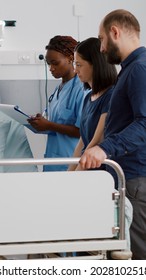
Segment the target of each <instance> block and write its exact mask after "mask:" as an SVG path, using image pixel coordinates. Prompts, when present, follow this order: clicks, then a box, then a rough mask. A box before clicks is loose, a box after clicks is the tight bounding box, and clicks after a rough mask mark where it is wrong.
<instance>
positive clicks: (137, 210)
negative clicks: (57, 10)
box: [80, 10, 146, 259]
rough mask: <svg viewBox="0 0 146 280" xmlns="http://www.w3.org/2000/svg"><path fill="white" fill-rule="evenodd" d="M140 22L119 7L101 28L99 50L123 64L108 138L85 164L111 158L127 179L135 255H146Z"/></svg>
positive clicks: (145, 66) (145, 71)
mask: <svg viewBox="0 0 146 280" xmlns="http://www.w3.org/2000/svg"><path fill="white" fill-rule="evenodd" d="M139 36H140V25H139V22H138V21H137V19H136V18H135V17H134V15H132V14H131V13H130V12H128V11H125V10H115V11H112V12H111V13H109V14H108V15H107V16H106V17H105V18H104V19H103V21H102V22H101V24H100V27H99V38H100V40H101V52H104V53H106V54H107V59H108V62H109V63H111V64H121V71H120V73H119V75H118V79H117V83H116V85H115V88H114V91H113V95H112V99H111V106H110V109H109V113H108V116H107V121H106V127H105V139H104V140H103V141H102V143H101V144H100V145H98V146H95V147H93V148H91V149H88V150H86V151H85V153H84V154H83V156H82V157H81V160H80V164H81V167H82V168H84V169H85V168H87V169H89V168H96V167H99V166H100V165H101V163H102V162H103V161H104V160H105V159H106V158H110V159H112V160H115V161H116V162H117V163H119V164H120V165H121V167H122V169H123V171H124V174H125V178H126V190H127V197H128V198H129V199H130V201H131V203H132V205H133V222H132V225H131V229H130V234H131V250H132V253H133V259H146V48H145V47H140V39H139Z"/></svg>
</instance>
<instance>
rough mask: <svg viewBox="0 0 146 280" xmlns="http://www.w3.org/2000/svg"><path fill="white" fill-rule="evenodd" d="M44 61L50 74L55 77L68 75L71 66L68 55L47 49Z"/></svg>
mask: <svg viewBox="0 0 146 280" xmlns="http://www.w3.org/2000/svg"><path fill="white" fill-rule="evenodd" d="M46 62H47V64H48V66H49V68H50V72H51V74H52V76H54V77H55V78H57V79H58V78H63V77H65V76H66V75H68V73H69V72H70V69H71V67H72V65H71V60H70V59H69V57H67V56H65V55H63V54H62V53H60V52H57V51H54V50H47V53H46Z"/></svg>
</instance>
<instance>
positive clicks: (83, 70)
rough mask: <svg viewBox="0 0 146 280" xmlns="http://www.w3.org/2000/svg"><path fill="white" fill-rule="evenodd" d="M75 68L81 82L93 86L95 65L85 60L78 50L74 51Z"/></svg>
mask: <svg viewBox="0 0 146 280" xmlns="http://www.w3.org/2000/svg"><path fill="white" fill-rule="evenodd" d="M74 69H75V72H76V73H77V75H78V77H79V79H80V80H81V82H83V83H88V84H89V85H90V86H92V77H93V66H92V65H91V64H90V63H89V62H88V61H86V60H84V59H83V58H82V57H81V56H80V55H79V54H78V52H75V53H74Z"/></svg>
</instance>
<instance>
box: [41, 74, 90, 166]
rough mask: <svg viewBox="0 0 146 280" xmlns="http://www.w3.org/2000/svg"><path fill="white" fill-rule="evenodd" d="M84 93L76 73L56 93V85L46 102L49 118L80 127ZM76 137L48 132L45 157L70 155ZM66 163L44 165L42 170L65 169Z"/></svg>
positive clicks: (56, 121)
mask: <svg viewBox="0 0 146 280" xmlns="http://www.w3.org/2000/svg"><path fill="white" fill-rule="evenodd" d="M85 95H86V93H85V91H84V89H83V84H82V83H81V82H80V80H79V78H78V77H77V75H76V76H75V77H74V78H72V79H71V80H69V81H68V82H67V83H65V85H64V86H63V88H62V89H61V91H60V92H59V94H58V87H57V88H56V89H55V92H54V93H53V94H52V98H50V101H51V102H48V114H49V120H50V121H52V122H55V123H60V124H65V125H74V126H76V127H80V118H81V112H82V106H83V101H84V97H85ZM78 140H79V139H78V138H75V137H70V136H68V135H65V134H61V133H58V132H55V131H49V132H48V138H47V145H46V152H45V155H44V157H45V158H62V157H71V156H72V155H73V152H74V149H75V147H76V145H77V143H78ZM67 168H68V166H66V165H45V166H44V168H43V171H63V170H67Z"/></svg>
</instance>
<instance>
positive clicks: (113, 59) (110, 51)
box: [106, 37, 121, 64]
mask: <svg viewBox="0 0 146 280" xmlns="http://www.w3.org/2000/svg"><path fill="white" fill-rule="evenodd" d="M106 56H107V60H108V62H109V63H110V64H120V63H121V56H120V53H119V48H118V47H117V46H116V45H115V44H114V43H113V42H112V40H111V38H110V37H108V43H107V52H106Z"/></svg>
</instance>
